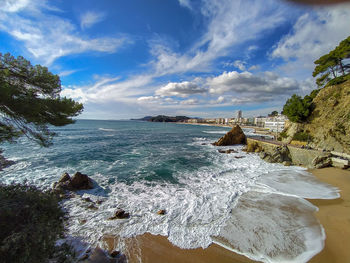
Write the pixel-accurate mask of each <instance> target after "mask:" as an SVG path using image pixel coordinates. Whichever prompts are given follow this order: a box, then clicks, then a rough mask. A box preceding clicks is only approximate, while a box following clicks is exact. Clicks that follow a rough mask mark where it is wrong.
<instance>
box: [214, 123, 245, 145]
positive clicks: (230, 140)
mask: <svg viewBox="0 0 350 263" xmlns="http://www.w3.org/2000/svg"><path fill="white" fill-rule="evenodd" d="M246 142H247V138H246V136H245V134H244V133H243V131H242V129H241V127H239V125H235V126H234V127H233V128H232V130H231V131H229V132H228V133H226V134H225V135H224V136H223V137H222V138H220V139H219V140H218V141H217V142H215V143H213V145H215V146H228V145H235V144H246Z"/></svg>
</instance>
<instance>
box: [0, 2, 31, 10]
mask: <svg viewBox="0 0 350 263" xmlns="http://www.w3.org/2000/svg"><path fill="white" fill-rule="evenodd" d="M3 1H4V2H3V3H2V9H3V11H5V12H18V11H20V10H22V9H24V8H26V7H27V6H28V5H29V4H30V0H3Z"/></svg>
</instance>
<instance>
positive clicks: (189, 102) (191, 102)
mask: <svg viewBox="0 0 350 263" xmlns="http://www.w3.org/2000/svg"><path fill="white" fill-rule="evenodd" d="M198 103H199V102H198V100H197V99H188V100H182V101H181V102H180V104H181V105H197V104H198Z"/></svg>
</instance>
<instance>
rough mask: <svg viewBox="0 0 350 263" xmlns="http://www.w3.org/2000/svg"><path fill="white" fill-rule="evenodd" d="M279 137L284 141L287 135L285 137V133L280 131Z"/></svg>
mask: <svg viewBox="0 0 350 263" xmlns="http://www.w3.org/2000/svg"><path fill="white" fill-rule="evenodd" d="M280 137H281V138H283V139H285V138H287V137H288V135H287V133H286V132H285V131H282V132H281V133H280Z"/></svg>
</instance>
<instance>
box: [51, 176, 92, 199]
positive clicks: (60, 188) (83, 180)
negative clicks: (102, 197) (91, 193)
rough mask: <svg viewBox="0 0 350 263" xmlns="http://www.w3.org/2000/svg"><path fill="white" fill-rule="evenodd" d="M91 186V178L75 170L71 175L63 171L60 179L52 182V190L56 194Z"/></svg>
mask: <svg viewBox="0 0 350 263" xmlns="http://www.w3.org/2000/svg"><path fill="white" fill-rule="evenodd" d="M92 188H93V182H92V180H91V179H90V178H89V177H88V176H87V175H86V174H82V173H80V172H76V173H75V174H74V175H73V177H70V176H69V174H68V173H64V174H63V175H62V176H61V178H60V180H59V181H58V182H56V183H54V184H53V192H55V193H58V194H63V193H65V191H76V190H84V189H92Z"/></svg>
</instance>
